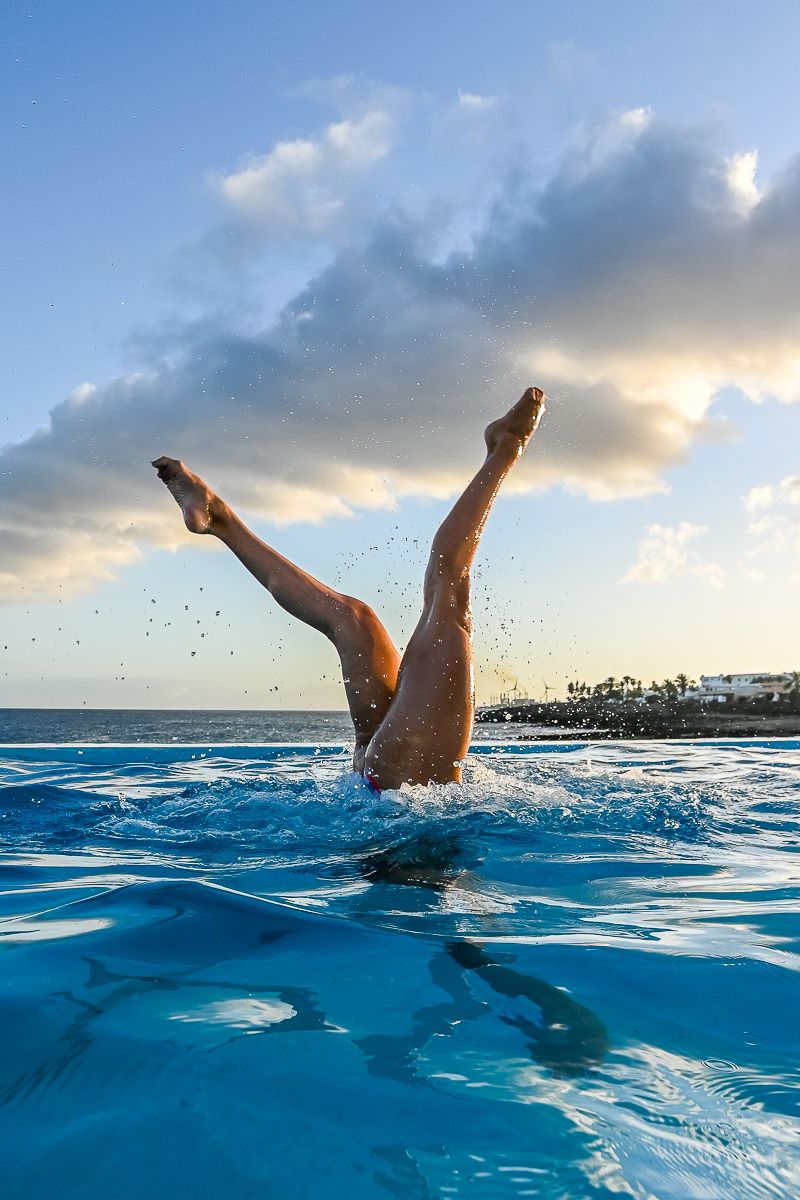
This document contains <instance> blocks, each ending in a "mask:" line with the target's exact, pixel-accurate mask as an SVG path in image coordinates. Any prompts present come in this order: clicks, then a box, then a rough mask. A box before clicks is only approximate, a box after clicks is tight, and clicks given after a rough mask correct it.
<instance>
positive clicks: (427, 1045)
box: [0, 740, 800, 1200]
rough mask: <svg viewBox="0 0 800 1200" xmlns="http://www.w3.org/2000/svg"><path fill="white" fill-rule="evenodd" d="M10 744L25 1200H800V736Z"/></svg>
mask: <svg viewBox="0 0 800 1200" xmlns="http://www.w3.org/2000/svg"><path fill="white" fill-rule="evenodd" d="M475 751H476V752H475V753H473V754H472V755H471V756H470V760H469V762H468V766H467V770H466V781H465V784H464V785H463V786H462V787H456V786H450V787H435V788H414V789H410V788H409V789H402V790H401V791H399V792H393V793H384V794H383V795H382V796H379V797H376V796H374V795H373V794H371V792H370V791H369V789H368V788H367V787H366V786H365V785H364V784H363V783H362V782H361V781H360V780H358V779H357V778H355V777H353V776H352V774H351V773H350V772H349V769H348V755H347V753H346V751H345V750H343V749H342V748H340V747H333V746H327V747H316V748H315V747H312V746H276V745H270V746H216V747H198V746H192V747H185V746H183V747H182V746H165V747H154V746H144V745H141V744H140V745H135V746H134V745H131V746H113V745H104V746H96V747H89V746H84V747H80V746H74V745H69V746H68V745H64V746H47V747H45V746H20V745H15V746H11V745H9V746H5V747H0V785H1V786H0V817H1V820H0V900H1V902H2V909H1V910H0V935H2V936H1V937H0V949H3V950H4V951H5V954H4V956H3V957H2V960H0V961H1V967H2V969H1V970H0V1004H1V1005H2V1007H1V1008H0V1143H1V1144H2V1145H3V1147H4V1149H3V1157H2V1189H0V1190H2V1193H3V1195H4V1197H8V1198H9V1200H23V1198H24V1200H38V1198H40V1197H45V1196H46V1197H48V1200H49V1198H50V1197H52V1196H53V1195H57V1196H58V1197H59V1200H71V1198H78V1197H80V1198H82V1200H83V1198H89V1197H92V1198H94V1197H97V1196H100V1195H104V1196H109V1197H113V1198H114V1200H128V1198H130V1200H133V1198H134V1197H136V1198H137V1200H138V1198H139V1197H141V1196H142V1195H143V1194H146V1195H148V1196H151V1197H156V1198H158V1200H160V1198H162V1197H168V1196H169V1197H176V1198H177V1197H192V1198H193V1200H195V1198H199V1200H202V1198H205V1197H209V1198H211V1197H214V1198H215V1200H218V1198H219V1197H225V1198H226V1200H239V1198H242V1200H244V1198H245V1197H270V1198H273V1197H274V1198H283V1197H286V1198H287V1200H288V1198H290V1197H291V1198H292V1200H294V1198H300V1197H309V1198H314V1200H327V1198H329V1197H330V1198H334V1197H336V1198H337V1200H340V1198H342V1197H347V1198H350V1197H352V1198H354V1200H359V1198H362V1197H365V1198H366V1197H376V1198H377V1197H386V1196H389V1197H392V1196H394V1197H409V1198H416V1197H420V1198H426V1200H427V1198H432V1197H436V1198H439V1197H442V1198H444V1197H451V1196H469V1197H477V1198H484V1197H486V1198H489V1197H491V1198H497V1200H504V1198H506V1197H517V1196H536V1197H548V1198H551V1197H552V1198H555V1197H559V1198H563V1200H581V1198H582V1197H615V1198H617V1197H620V1196H623V1197H624V1196H630V1197H641V1198H649V1197H656V1198H658V1200H662V1198H664V1200H666V1198H667V1197H670V1198H672V1197H674V1198H675V1200H687V1198H693V1197H697V1198H703V1200H721V1198H723V1197H725V1198H728V1197H735V1198H736V1200H744V1198H749V1197H753V1198H757V1197H758V1198H760V1197H765V1198H766V1197H782V1198H783V1197H793V1196H798V1195H800V1087H799V1086H798V1085H799V1084H800V1068H799V1066H798V1063H799V1062H800V1033H799V1032H798V1013H800V974H798V967H799V966H800V957H799V954H800V924H799V923H798V909H799V908H800V803H799V802H800V742H798V741H790V740H783V741H776V742H759V741H754V742H746V743H742V742H739V743H733V742H724V743H723V742H706V743H692V744H687V743H665V742H661V743H657V742H652V743H637V744H630V743H629V744H623V743H617V744H602V745H591V746H590V745H586V744H579V743H575V744H571V743H568V744H563V743H562V744H557V745H556V744H552V745H534V746H522V745H519V744H509V745H496V746H493V745H491V744H482V745H480V746H476V747H475Z"/></svg>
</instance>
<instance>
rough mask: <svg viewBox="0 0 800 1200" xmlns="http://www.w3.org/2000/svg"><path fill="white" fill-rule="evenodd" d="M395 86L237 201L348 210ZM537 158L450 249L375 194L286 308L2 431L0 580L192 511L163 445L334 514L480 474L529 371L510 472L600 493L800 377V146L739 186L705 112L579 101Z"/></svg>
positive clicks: (90, 556) (241, 179)
mask: <svg viewBox="0 0 800 1200" xmlns="http://www.w3.org/2000/svg"><path fill="white" fill-rule="evenodd" d="M383 111H385V110H384V109H380V110H378V109H367V108H364V109H363V111H362V112H361V113H360V115H356V116H354V117H352V118H350V117H348V118H346V119H345V120H344V121H342V122H339V123H337V124H336V125H332V126H329V127H328V129H327V130H326V131H325V132H324V134H323V135H322V136H321V137H319V138H317V139H316V140H309V141H305V140H302V139H301V142H300V143H290V142H286V143H281V144H280V146H279V147H274V148H273V150H272V151H271V152H270V153H269V154H268V155H266V156H265V157H264V158H263V159H260V160H254V161H253V162H252V163H251V164H250V165H249V166H248V167H246V168H244V169H243V170H242V171H241V172H239V173H237V175H235V176H231V177H229V179H228V193H229V201H230V203H231V205H234V206H235V205H239V206H240V211H242V212H249V211H252V219H253V220H256V219H259V220H263V221H264V222H265V225H264V228H265V229H267V230H271V231H272V232H275V233H276V234H280V233H281V231H283V230H285V229H286V227H287V222H288V223H289V227H293V228H295V231H299V230H300V228H301V226H302V223H303V222H305V223H306V227H307V228H308V227H311V228H313V229H314V230H315V231H319V230H321V229H322V228H323V227H324V225H325V222H326V221H329V220H334V221H335V220H338V218H334V217H333V215H332V214H333V213H334V212H335V205H336V203H339V202H340V201H341V200H342V196H343V195H345V194H346V188H347V186H349V185H348V184H347V182H346V181H347V179H348V178H349V177H350V175H349V173H352V172H354V171H355V173H356V174H358V173H359V172H360V171H363V170H364V169H367V167H368V166H369V164H370V162H372V163H375V162H376V161H378V159H379V158H380V157H381V155H383V154H386V153H388V147H389V139H390V136H391V135H390V132H389V131H387V129H386V128H385V127H384V125H383V124H382V122H381V119H380V117H379V115H378V116H376V114H379V113H380V112H383ZM521 171H522V168H520V167H519V166H518V164H517V166H516V170H515V173H514V174H513V175H512V176H509V178H508V179H507V181H506V182H505V184H504V185H503V187H502V195H501V197H500V200H499V201H498V203H497V205H496V206H495V208H494V210H493V211H492V213H491V214H490V216H489V218H488V219H487V221H486V223H485V225H484V227H483V228H482V229H480V230H478V231H477V232H476V233H475V234H474V236H473V238H472V239H471V241H470V250H469V251H463V252H461V251H460V252H458V253H457V254H454V255H451V256H450V257H448V258H445V259H444V260H443V259H442V258H441V256H439V257H437V256H436V253H435V243H436V237H435V236H434V232H435V231H434V228H433V226H431V225H427V226H426V225H425V224H424V223H423V222H421V221H420V220H419V219H418V218H416V219H414V220H411V219H406V218H404V217H403V216H402V215H398V214H397V213H395V214H394V215H393V217H392V218H391V219H389V218H387V217H386V216H380V209H381V208H385V204H384V203H383V201H382V200H380V201H379V206H378V212H379V215H378V217H377V218H376V216H375V214H374V213H373V214H372V215H366V216H363V219H362V224H361V226H360V228H359V230H358V233H359V237H358V238H357V239H354V240H353V241H352V242H351V243H350V244H347V245H340V248H339V249H338V250H337V251H336V252H335V253H334V252H331V255H330V261H329V265H328V266H327V267H325V269H323V270H321V271H320V272H319V273H318V275H317V276H316V277H315V278H314V279H312V280H311V281H310V282H308V284H307V285H306V286H305V287H304V288H303V289H302V290H301V291H299V293H298V294H297V295H296V296H295V297H294V298H293V299H292V300H291V301H290V303H289V304H287V305H286V307H285V309H284V310H283V311H282V313H281V314H280V315H279V317H278V318H277V320H275V321H274V322H273V323H271V324H270V325H269V326H268V327H266V328H263V329H260V330H256V331H252V330H250V331H248V332H243V331H242V330H241V329H239V328H233V327H231V326H230V325H229V324H227V323H226V322H225V321H223V320H222V319H214V318H212V317H208V318H207V319H206V320H205V321H204V322H203V323H201V324H198V325H187V326H186V327H185V328H183V329H181V328H178V329H176V330H174V332H173V333H172V335H171V341H170V344H169V345H167V346H164V344H163V341H164V339H163V338H162V339H161V343H162V344H160V345H159V346H158V355H157V357H155V358H153V359H151V360H148V359H147V357H146V354H147V350H146V343H145V342H142V346H143V347H144V349H143V354H144V356H145V357H144V361H143V362H142V364H141V366H142V370H141V373H140V374H139V375H138V376H134V377H129V378H126V379H117V380H112V381H111V382H109V383H107V384H105V385H102V386H98V387H97V388H96V389H95V390H94V391H87V390H86V389H83V390H82V391H81V392H80V395H75V396H73V397H72V398H71V399H68V400H65V401H64V402H62V403H61V404H58V405H56V406H55V408H54V409H53V410H52V414H51V423H50V426H49V428H48V429H46V430H41V431H39V432H37V433H36V434H34V435H33V436H32V437H31V438H29V439H28V440H27V441H25V442H23V443H21V444H18V445H14V446H9V447H6V448H5V449H4V450H2V451H0V552H2V556H3V557H2V561H3V562H4V564H5V566H4V572H5V574H4V577H3V583H2V592H3V594H4V595H5V596H6V598H14V596H16V595H17V594H18V593H17V592H16V591H15V589H16V588H18V587H19V586H22V585H23V584H25V583H26V581H30V580H31V579H32V578H33V577H34V576H35V577H36V580H37V587H38V589H39V590H40V591H41V592H42V593H44V592H45V591H46V589H47V588H51V589H57V588H59V587H60V588H66V587H73V588H80V587H90V586H91V584H92V582H93V580H94V579H97V578H101V577H103V576H104V575H105V574H106V573H107V572H108V571H109V570H112V569H113V568H114V565H115V564H116V565H119V564H120V563H121V562H124V561H127V559H126V557H125V556H126V555H128V554H133V553H135V547H137V546H141V545H143V544H145V543H153V544H159V545H164V544H176V543H177V542H178V541H179V540H181V539H182V538H183V537H184V536H188V535H184V534H183V533H182V531H181V527H180V523H179V520H178V517H177V514H176V513H175V512H173V511H172V509H171V508H170V504H171V501H170V500H169V497H168V496H167V495H166V493H165V492H164V491H163V489H159V488H158V487H157V486H156V484H155V481H154V479H153V477H152V473H151V470H150V468H149V466H148V463H149V460H150V459H151V458H153V457H155V456H156V455H157V454H159V453H167V454H174V455H177V456H180V457H182V458H184V459H185V460H186V461H188V462H189V463H190V464H191V465H192V466H193V467H194V468H195V469H197V470H199V471H200V472H201V473H207V474H208V475H209V477H210V481H211V482H212V483H213V484H214V485H215V486H217V487H218V488H220V490H222V491H224V493H225V494H226V495H227V496H228V497H229V498H230V499H231V500H232V501H233V502H234V503H236V504H237V505H239V506H241V507H242V508H244V509H245V510H246V512H249V513H251V514H256V515H259V516H262V517H266V518H272V519H276V520H290V519H298V520H302V519H315V520H318V519H322V518H323V517H324V516H325V514H326V513H331V512H342V511H347V510H348V509H350V508H353V507H360V506H368V505H382V506H386V505H391V504H393V503H395V502H396V500H397V498H398V497H401V496H403V495H407V494H410V493H423V494H428V495H445V494H447V493H448V492H452V491H454V490H455V489H457V488H458V487H460V486H462V485H463V482H464V480H465V478H466V477H467V476H468V474H469V472H471V471H472V470H473V469H474V467H475V466H476V464H477V461H478V459H479V456H480V447H481V442H480V430H481V428H482V425H483V424H484V423H485V421H486V420H487V419H488V418H490V417H491V416H492V415H493V414H494V413H496V412H497V411H498V409H500V408H501V407H502V406H504V405H505V404H507V403H508V402H509V400H511V399H514V398H515V396H516V395H518V394H519V391H520V389H521V387H522V386H524V385H525V384H527V383H528V382H536V383H537V384H539V385H540V386H543V387H544V388H545V390H546V391H547V392H548V393H549V395H550V396H551V401H550V403H549V405H548V414H547V418H546V421H545V423H544V425H543V427H542V430H541V433H540V435H538V437H537V442H538V445H537V446H536V449H535V451H533V452H532V453H531V454H529V455H528V456H526V458H525V459H524V460H523V461H522V462H521V463H520V465H519V467H518V468H517V469H516V471H515V473H514V475H513V477H512V480H511V481H510V484H511V487H512V488H513V489H514V490H516V491H526V490H532V489H541V488H544V487H548V486H551V485H554V484H560V485H562V486H565V487H567V488H569V489H571V490H573V491H576V492H581V493H583V494H587V495H589V496H590V497H593V498H596V499H607V498H614V497H621V496H631V495H641V494H644V493H647V492H653V491H657V490H664V489H665V483H664V472H665V471H666V470H667V469H669V468H670V467H673V466H674V465H676V464H678V463H681V462H683V461H685V460H686V457H687V455H688V454H689V453H690V451H691V449H692V446H693V445H694V444H695V443H696V442H697V441H698V440H700V439H704V438H710V437H714V436H719V433H720V426H719V424H718V423H717V422H716V421H715V420H714V416H713V413H712V412H711V406H712V403H713V400H714V397H715V395H716V393H717V391H718V390H719V389H720V388H722V387H725V386H728V385H734V386H738V387H740V388H743V389H744V390H745V391H746V392H747V394H748V395H750V396H752V397H753V398H754V399H760V398H762V397H763V396H765V395H768V394H774V395H776V396H777V397H778V398H779V399H780V400H782V401H786V402H789V401H792V400H796V399H797V398H798V397H800V351H798V349H797V347H798V346H800V159H795V160H792V161H791V162H790V163H789V164H788V165H787V167H786V169H785V170H784V172H783V173H782V174H781V175H780V176H779V177H778V178H777V179H775V180H774V181H773V182H772V183H771V184H768V185H762V188H761V191H760V194H759V198H758V199H757V200H755V201H754V202H753V203H752V204H749V205H743V186H744V185H743V182H742V176H743V174H744V168H743V167H740V168H736V169H733V170H732V168H731V158H730V155H728V154H727V153H726V152H723V151H722V150H720V149H719V148H718V146H717V142H716V135H715V134H714V132H713V131H712V130H709V129H707V128H705V127H685V126H678V125H673V124H670V123H668V122H664V121H660V120H658V119H657V118H656V117H654V116H653V115H652V114H650V113H648V112H646V111H644V110H634V111H633V112H632V113H628V114H622V115H617V116H613V117H611V118H609V119H608V120H607V121H605V122H604V123H602V124H601V125H600V126H599V127H597V128H596V129H594V130H590V129H586V128H583V129H582V130H581V131H580V133H579V135H578V136H577V137H576V139H575V140H574V142H573V143H572V144H571V145H570V146H569V147H568V148H567V150H566V151H565V154H564V156H563V160H562V161H561V163H560V164H559V166H558V167H557V168H556V169H555V170H554V172H553V173H552V175H551V176H550V177H549V178H548V179H547V180H546V181H544V182H543V183H542V182H539V181H538V180H535V181H527V182H526V181H525V179H524V175H523V174H521ZM234 181H235V182H234ZM334 181H335V182H336V186H335V187H334ZM342 181H344V182H342ZM339 184H341V185H342V188H344V191H342V190H341V189H339V190H337V188H339ZM745 190H746V189H745ZM293 206H295V207H293ZM332 206H333V207H332ZM298 213H299V214H300V215H299V216H298V215H297V214H298ZM292 221H295V222H297V223H296V225H295V226H291V222H292ZM337 240H338V241H339V242H340V243H341V237H339V236H338V235H337ZM791 494H792V495H794V492H793V491H792V492H791ZM787 495H788V493H787ZM754 503H756V502H755V501H754ZM54 527H57V528H58V537H57V538H55V539H54V537H53V529H54ZM660 528H663V529H669V527H660ZM680 528H681V527H680V526H679V527H678V529H680ZM696 528H697V527H695V526H689V529H696ZM19 530H24V538H21V537H20V535H19V532H18V531H19ZM667 542H668V548H669V550H670V553H672V554H673V555H674V554H675V553H676V552H680V553H686V555H687V557H686V559H685V560H684V562H683V565H682V566H679V569H684V568H685V569H687V570H689V571H690V572H693V573H694V574H695V575H698V576H699V577H702V578H705V579H706V580H708V581H709V582H719V581H720V575H719V568H717V567H716V566H715V564H708V563H703V562H701V561H700V560H699V559H697V558H696V557H692V555H693V552H690V551H688V550H687V549H686V543H685V541H684V543H683V544H681V543H680V541H678V543H677V545H676V544H675V543H669V541H668V539H667ZM659 544H660V545H661V546H662V547H663V545H664V537H663V536H662V538H661V542H660V543H659ZM87 548H93V551H94V552H93V553H92V552H91V550H90V549H87ZM648 561H650V560H648ZM634 570H635V568H634ZM648 570H649V571H650V572H651V574H652V572H656V573H657V571H658V568H657V566H655V565H652V564H651V565H650V566H649V567H647V566H642V567H641V571H640V573H639V574H638V575H634V576H633V578H643V577H644V575H643V574H642V573H645V574H646V572H647V571H648Z"/></svg>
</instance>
